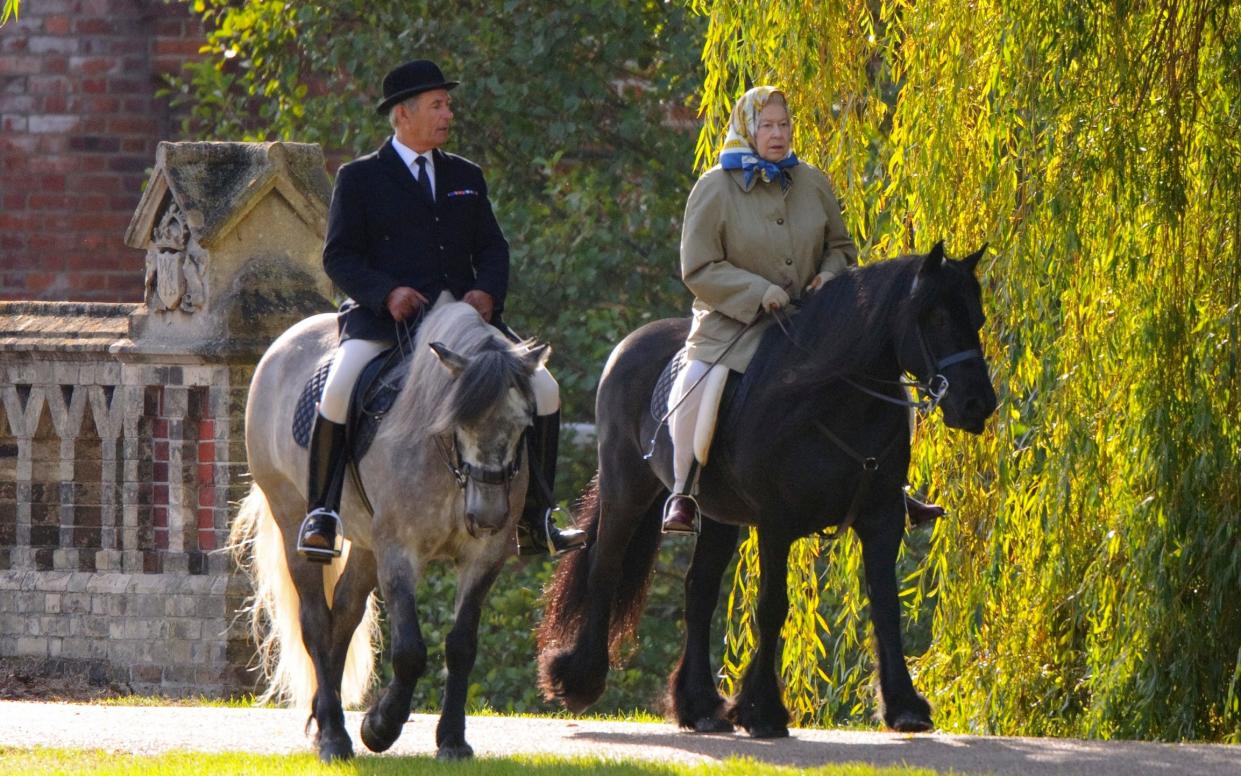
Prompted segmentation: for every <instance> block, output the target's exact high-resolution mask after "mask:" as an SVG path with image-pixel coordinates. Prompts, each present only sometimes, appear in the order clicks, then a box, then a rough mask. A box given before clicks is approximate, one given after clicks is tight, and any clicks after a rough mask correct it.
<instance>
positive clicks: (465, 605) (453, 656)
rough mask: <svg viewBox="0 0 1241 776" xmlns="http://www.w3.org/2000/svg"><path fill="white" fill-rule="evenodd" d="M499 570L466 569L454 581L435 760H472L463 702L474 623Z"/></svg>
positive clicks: (471, 657)
mask: <svg viewBox="0 0 1241 776" xmlns="http://www.w3.org/2000/svg"><path fill="white" fill-rule="evenodd" d="M502 566H503V560H501V562H500V563H497V564H496V565H494V566H492V567H490V568H487V569H485V570H482V571H481V573H479V572H474V571H473V570H472V569H468V568H467V569H465V570H463V571H462V573H461V574H459V575H458V577H457V607H456V608H457V611H456V615H455V617H454V621H453V626H452V630H451V631H449V632H448V636H447V638H445V639H444V661H445V662H446V663H447V664H448V682H447V684H446V685H445V687H444V704H443V708H442V710H441V712H440V721H439V725H438V726H437V727H436V729H435V744H436V746H438V747H439V751H438V752H437V756H438V757H440V758H442V759H448V760H456V759H461V758H465V757H473V756H474V750H473V749H471V748H470V745H469V744H467V743H466V742H465V700H466V695H467V693H468V691H469V687H470V672H471V671H472V670H473V669H474V660H475V658H476V657H477V655H478V622H479V620H480V619H481V618H482V613H483V600H484V599H485V598H486V597H487V591H489V590H490V589H491V585H492V583H494V582H495V580H496V576H497V575H498V574H499V573H500V568H501V567H502ZM471 572H473V573H471Z"/></svg>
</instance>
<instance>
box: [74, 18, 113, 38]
mask: <svg viewBox="0 0 1241 776" xmlns="http://www.w3.org/2000/svg"><path fill="white" fill-rule="evenodd" d="M115 29H116V25H115V23H113V22H112V21H111V20H109V19H78V20H77V21H75V22H74V23H73V31H74V32H76V33H77V34H79V35H100V34H107V33H110V32H112V31H113V30H115Z"/></svg>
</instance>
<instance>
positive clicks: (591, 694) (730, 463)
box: [539, 244, 996, 737]
mask: <svg viewBox="0 0 1241 776" xmlns="http://www.w3.org/2000/svg"><path fill="white" fill-rule="evenodd" d="M982 253H983V252H982V251H981V250H979V251H977V252H976V253H974V254H972V255H971V256H969V257H967V258H966V259H964V260H962V261H949V260H946V259H945V258H944V253H943V247H942V245H938V244H937V245H936V246H935V247H934V248H933V249H932V250H931V252H930V253H928V254H926V255H925V256H922V255H915V256H907V257H904V258H900V259H894V260H891V261H883V262H877V263H874V264H870V265H868V266H866V267H863V268H850V269H847V270H845V271H844V272H842V273H841V274H840V275H839V276H838V277H836V278H835V279H833V280H832V281H830V282H828V283H825V284H824V286H823V287H822V288H821V289H820V290H818V291H817V292H815V293H813V294H810V295H808V296H807V298H806V299H805V301H804V303H803V304H802V307H801V310H800V313H799V314H798V315H796V316H794V317H793V318H792V319H791V320H790V321H788V322H786V323H785V327H786V328H787V331H786V330H785V329H782V328H778V327H769V328H768V329H767V331H766V333H765V334H764V335H763V337H762V340H761V342H760V344H759V348H758V351H757V353H756V356H755V358H754V360H753V362H752V363H751V364H750V366H749V368H748V369H747V370H746V373H745V375H744V376H742V377H741V378H740V381H739V383H740V385H739V388H738V389H737V391H736V395H735V396H734V399H733V400H732V403H731V405H730V408H729V409H728V410H727V411H726V422H724V423H722V424H721V425H720V429H719V432H718V433H717V435H716V438H715V440H714V442H713V443H712V452H711V462H710V465H708V466H706V467H705V468H703V470H702V472H701V477H700V479H701V487H700V490H699V503H700V504H701V506H702V513H703V520H702V531H701V534H700V535H699V536H698V540H697V543H696V545H695V547H694V556H693V560H692V561H691V563H690V567H689V569H688V571H687V572H686V576H685V631H686V636H685V646H684V650H683V652H682V655H681V660H680V663H679V664H678V665H677V667H676V669H675V670H674V671H673V674H672V676H671V677H670V679H669V696H670V697H669V708H670V709H671V710H672V711H673V713H674V714H675V716H676V719H677V722H678V723H679V724H680V725H682V726H683V727H686V728H690V729H693V730H698V731H716V730H728V729H731V728H732V725H733V724H737V725H740V726H742V727H744V728H745V729H746V730H748V731H749V732H750V734H751V735H752V736H755V737H777V736H784V735H787V734H788V720H789V715H788V711H787V709H786V708H785V706H784V703H783V700H782V699H781V696H780V685H779V682H778V679H777V672H776V666H777V665H778V663H777V660H778V657H779V652H778V645H779V644H778V643H779V634H780V629H781V626H782V625H783V623H784V620H785V618H786V616H787V614H788V591H787V590H786V579H787V568H788V566H787V563H788V552H789V548H790V546H791V545H792V543H793V541H794V540H796V539H798V538H800V537H803V536H808V535H810V534H812V533H816V532H819V531H823V530H824V529H827V528H830V527H832V526H835V527H836V533H837V534H839V533H840V532H842V531H843V530H844V529H845V528H851V529H852V531H853V533H854V534H855V535H856V536H857V538H858V539H859V540H860V541H861V543H862V559H863V563H864V565H865V573H866V591H867V596H868V597H869V599H870V612H871V620H872V622H873V624H874V629H875V645H876V652H877V657H878V670H879V685H880V691H881V696H882V701H883V709H882V716H883V719H884V722H885V723H886V724H887V725H888V726H889V727H891V728H893V729H895V730H902V731H919V730H927V729H930V728H931V726H932V723H931V714H930V706H929V704H927V702H926V700H925V699H924V698H923V697H922V696H921V695H920V694H919V693H918V692H917V690H915V689H914V686H913V683H912V681H911V680H910V677H909V671H908V669H907V668H906V666H905V658H904V652H903V649H902V646H901V634H900V601H899V598H898V591H897V584H896V556H897V551H898V550H899V548H900V543H901V538H902V536H903V535H904V532H905V524H906V515H905V505H904V498H903V490H902V488H903V485H904V482H905V476H906V473H907V470H908V467H909V433H908V410H909V406H908V405H909V402H908V397H907V394H906V388H905V384H904V383H903V382H901V380H900V378H901V375H902V374H903V373H909V374H912V375H914V376H915V377H916V379H917V380H918V384H919V385H920V386H921V387H922V390H923V392H924V393H925V394H926V395H927V396H928V397H929V399H928V402H927V404H926V406H927V407H928V408H930V407H934V406H938V407H939V408H940V409H942V410H943V413H944V420H945V422H946V423H947V424H948V425H949V426H952V427H955V428H960V429H964V430H966V431H968V432H970V433H975V434H977V433H981V432H982V431H983V429H984V426H985V422H986V419H987V418H988V417H989V416H990V415H991V413H992V412H994V410H995V405H996V399H995V391H994V389H993V388H992V387H991V383H990V378H989V376H988V373H987V364H986V361H985V360H984V358H983V355H982V348H981V345H980V343H979V330H980V328H981V326H982V325H983V322H984V320H985V319H984V316H983V312H982V304H981V289H980V287H979V284H978V281H977V279H976V278H975V274H974V273H975V269H976V267H977V264H978V261H979V259H980V258H981V256H982ZM689 325H690V324H689V322H688V321H686V320H684V319H676V320H663V321H656V322H653V323H650V324H647V325H646V326H644V327H642V328H641V329H639V330H638V331H635V332H634V333H633V334H630V335H629V336H628V337H626V338H625V340H624V341H622V342H621V343H620V344H619V345H618V346H617V347H616V349H615V350H614V351H613V352H612V356H611V357H610V358H609V359H608V363H607V366H605V367H604V372H603V376H602V378H601V379H600V382H599V391H598V396H597V400H596V404H595V417H596V422H597V425H598V435H599V473H598V477H597V480H596V483H595V485H594V487H593V488H592V489H591V490H590V491H589V492H588V493H587V496H586V497H585V498H584V499H583V502H582V504H581V507H580V509H579V515H578V523H579V525H582V524H584V525H586V526H587V533H588V537H589V541H588V546H587V550H586V551H585V552H583V553H577V555H576V557H573V558H571V559H569V562H568V563H565V564H562V565H561V567H560V568H559V569H558V570H557V572H556V576H555V578H554V579H553V582H552V585H551V586H550V588H549V590H548V593H547V607H546V610H545V614H544V618H543V623H542V625H541V626H540V629H539V644H540V650H541V655H540V678H541V686H542V687H543V690H544V693H545V694H546V695H547V697H549V698H556V699H560V700H561V701H563V702H564V704H565V705H566V706H567V707H568V708H569V709H571V710H574V711H580V710H582V709H584V708H586V707H587V706H589V705H590V704H591V703H593V702H594V701H595V700H596V699H598V697H599V695H600V694H601V693H602V692H603V690H604V688H605V686H606V680H607V672H608V667H609V657H611V658H612V660H613V661H615V660H616V659H617V657H618V655H619V647H620V644H621V643H622V642H623V641H624V640H625V639H626V638H628V637H630V636H632V634H633V632H634V629H635V628H636V626H637V621H638V618H639V616H640V615H641V610H642V604H643V601H644V598H645V593H646V588H647V584H648V581H649V577H650V572H651V568H652V566H653V563H654V558H655V552H656V550H657V549H658V547H659V541H660V522H661V514H662V504H663V502H664V499H665V498H666V497H667V495H668V493H669V491H670V490H671V489H672V487H673V484H674V476H673V467H672V452H671V444H670V439H669V437H668V435H667V434H666V433H665V432H664V431H663V430H662V429H661V428H660V423H659V420H658V419H657V418H656V417H655V416H654V415H653V414H652V412H651V411H650V408H649V404H650V396H651V395H652V391H653V389H654V387H655V385H656V383H657V381H658V380H659V377H660V373H661V372H662V371H663V369H664V365H665V364H667V363H668V362H669V361H670V360H671V359H672V357H673V355H674V354H675V353H676V352H677V351H678V350H679V349H680V348H681V346H682V344H683V342H684V340H685V337H686V335H687V334H688V333H689ZM652 437H654V438H655V440H656V444H655V449H654V454H653V456H651V457H650V459H649V460H647V456H646V452H647V449H648V445H649V440H651V439H652ZM743 525H748V526H754V527H756V528H757V529H758V539H759V561H760V567H761V577H760V582H759V598H758V613H757V618H756V623H757V626H758V646H757V650H756V651H755V652H754V654H753V655H752V656H751V659H750V663H749V666H748V668H747V669H746V672H745V676H744V678H743V679H742V683H741V690H740V692H739V693H738V694H737V696H736V697H735V698H734V699H732V701H731V703H729V704H725V701H724V699H723V698H721V697H720V695H719V692H718V691H717V689H716V686H715V675H714V673H713V671H712V668H711V660H710V655H709V644H710V623H711V618H712V616H713V614H714V611H715V608H716V604H717V600H718V597H719V590H720V579H721V576H722V575H723V573H724V569H725V567H726V566H727V565H728V562H729V560H731V558H732V556H733V554H734V551H735V550H736V546H737V539H738V529H739V527H740V526H743Z"/></svg>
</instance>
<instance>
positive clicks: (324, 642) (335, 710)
mask: <svg viewBox="0 0 1241 776" xmlns="http://www.w3.org/2000/svg"><path fill="white" fill-rule="evenodd" d="M286 557H287V558H291V559H292V561H291V562H290V564H289V565H290V569H289V573H290V576H292V577H293V583H294V585H295V586H296V587H297V592H298V596H299V604H298V619H299V621H300V622H301V626H302V644H304V645H305V647H306V653H307V654H308V655H310V661H311V663H312V664H313V665H314V667H315V683H316V689H315V696H314V700H313V702H312V706H311V711H310V716H311V718H312V719H314V721H315V725H316V726H317V730H316V732H315V744H316V746H317V747H318V749H319V759H320V760H322V761H323V762H325V763H327V762H332V761H334V760H348V759H349V758H351V757H353V742H352V741H351V740H350V738H349V733H348V732H347V731H346V730H345V711H344V709H343V708H342V707H341V702H340V673H339V672H338V671H336V670H334V666H333V661H332V638H331V634H332V620H333V617H332V613H331V612H330V611H329V610H328V606H327V599H326V598H325V597H324V594H323V568H322V567H321V566H319V565H318V564H316V563H306V562H305V561H303V560H302V559H301V558H300V557H299V556H298V555H297V553H296V552H295V551H292V548H289V552H288V554H287V555H286Z"/></svg>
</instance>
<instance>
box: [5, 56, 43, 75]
mask: <svg viewBox="0 0 1241 776" xmlns="http://www.w3.org/2000/svg"><path fill="white" fill-rule="evenodd" d="M44 61H45V58H44V57H35V56H30V55H26V54H22V55H16V54H14V55H5V56H0V75H36V74H38V73H42V72H45V71H44V67H43V63H44Z"/></svg>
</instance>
